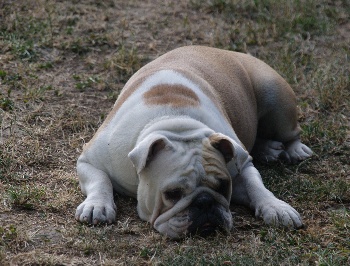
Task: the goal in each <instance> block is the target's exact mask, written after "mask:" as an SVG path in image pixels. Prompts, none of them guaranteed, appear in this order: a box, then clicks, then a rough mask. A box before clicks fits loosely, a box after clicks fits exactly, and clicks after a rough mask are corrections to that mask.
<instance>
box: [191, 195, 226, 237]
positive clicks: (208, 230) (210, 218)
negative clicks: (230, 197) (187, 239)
mask: <svg viewBox="0 0 350 266" xmlns="http://www.w3.org/2000/svg"><path fill="white" fill-rule="evenodd" d="M224 212H225V211H224V210H223V206H222V205H221V204H219V203H218V202H217V201H216V200H215V198H214V197H213V196H212V195H211V194H210V193H208V192H202V193H200V194H198V196H197V197H196V198H195V199H194V200H193V202H192V204H191V205H190V206H189V216H190V220H191V221H192V223H191V225H190V226H189V227H188V233H190V234H199V235H200V236H202V237H207V236H210V235H214V234H215V233H217V232H219V231H221V232H226V231H227V225H226V223H227V219H225V214H224Z"/></svg>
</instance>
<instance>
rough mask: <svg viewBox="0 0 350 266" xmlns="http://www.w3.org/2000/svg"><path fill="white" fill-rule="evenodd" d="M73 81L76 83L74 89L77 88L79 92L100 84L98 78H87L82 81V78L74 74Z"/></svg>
mask: <svg viewBox="0 0 350 266" xmlns="http://www.w3.org/2000/svg"><path fill="white" fill-rule="evenodd" d="M73 79H74V80H75V81H77V82H76V83H75V88H77V89H78V90H80V91H83V90H85V89H86V88H90V87H92V86H93V85H94V84H97V83H99V82H100V80H99V78H98V77H92V76H91V77H88V78H87V79H84V80H82V78H81V77H80V76H79V75H76V74H74V75H73Z"/></svg>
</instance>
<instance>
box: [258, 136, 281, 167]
mask: <svg viewBox="0 0 350 266" xmlns="http://www.w3.org/2000/svg"><path fill="white" fill-rule="evenodd" d="M284 153H285V152H284V145H283V143H282V142H279V141H273V140H262V139H260V140H257V141H256V143H255V146H254V150H253V154H254V157H255V158H257V159H259V160H261V161H264V162H275V161H277V160H279V159H281V156H282V157H283V154H284Z"/></svg>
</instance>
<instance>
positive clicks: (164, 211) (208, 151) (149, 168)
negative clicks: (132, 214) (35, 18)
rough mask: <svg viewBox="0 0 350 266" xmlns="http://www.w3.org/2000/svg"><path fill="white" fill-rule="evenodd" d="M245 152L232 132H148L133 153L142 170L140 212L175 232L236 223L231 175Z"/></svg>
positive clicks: (207, 230) (164, 230) (172, 234)
mask: <svg viewBox="0 0 350 266" xmlns="http://www.w3.org/2000/svg"><path fill="white" fill-rule="evenodd" d="M247 156H248V154H247V152H246V151H245V150H244V149H243V148H242V147H241V146H240V145H239V144H238V143H236V142H235V141H234V140H232V139H230V138H229V137H227V136H225V135H222V134H219V133H214V134H212V135H210V136H209V137H206V138H203V139H187V140H183V139H181V140H178V139H172V138H170V137H166V136H165V135H162V134H150V135H148V136H147V137H146V138H145V139H143V140H142V141H141V142H140V143H138V145H137V146H136V147H135V148H134V149H133V150H132V151H131V152H130V153H129V158H130V159H131V160H132V162H133V164H134V166H135V168H136V171H137V172H138V175H139V178H140V180H139V187H138V195H137V197H138V213H139V215H140V217H141V218H142V219H144V220H147V221H149V222H151V224H152V225H153V226H154V228H155V229H156V230H158V231H159V232H160V233H162V234H165V235H167V236H169V237H171V238H181V237H183V236H185V235H187V234H195V233H199V234H200V235H202V236H206V235H209V234H211V233H213V232H216V231H223V232H228V231H230V229H231V227H232V215H231V212H230V209H229V203H230V199H231V191H232V180H231V175H230V173H229V171H228V168H227V164H228V163H234V164H235V165H236V166H237V169H238V171H239V169H240V167H241V164H243V162H244V161H245V159H246V158H247Z"/></svg>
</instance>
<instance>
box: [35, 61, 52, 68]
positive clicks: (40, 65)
mask: <svg viewBox="0 0 350 266" xmlns="http://www.w3.org/2000/svg"><path fill="white" fill-rule="evenodd" d="M38 68H39V69H51V68H53V63H52V62H45V63H41V64H39V65H38Z"/></svg>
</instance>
